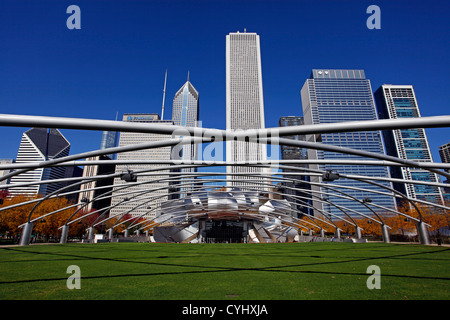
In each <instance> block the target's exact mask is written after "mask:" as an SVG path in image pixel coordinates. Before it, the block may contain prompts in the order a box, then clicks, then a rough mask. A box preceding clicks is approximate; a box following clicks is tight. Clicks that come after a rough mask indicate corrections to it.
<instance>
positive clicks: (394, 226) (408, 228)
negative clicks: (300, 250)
mask: <svg viewBox="0 0 450 320" xmlns="http://www.w3.org/2000/svg"><path fill="white" fill-rule="evenodd" d="M417 207H418V208H419V210H420V212H421V216H422V220H423V222H425V223H427V224H429V225H430V227H428V230H429V231H435V230H438V229H440V228H443V227H447V228H448V227H450V212H449V210H442V209H437V208H435V207H432V206H427V205H423V204H417ZM398 211H399V212H401V213H404V214H405V215H408V216H410V217H413V218H416V219H419V220H420V218H419V213H418V212H417V210H416V209H415V208H414V206H411V207H410V205H409V203H406V204H403V205H401V206H400V207H399V208H398ZM380 216H381V218H382V220H383V222H384V223H385V224H386V225H388V226H389V227H390V228H391V229H390V231H389V233H390V234H392V235H401V236H407V235H414V234H416V233H417V227H416V221H415V220H414V219H411V218H408V217H405V216H402V215H400V214H396V215H395V214H380ZM343 218H345V219H346V220H348V221H351V220H350V219H349V218H348V217H343ZM373 218H374V219H375V220H378V218H377V217H375V216H373ZM302 220H305V221H308V219H307V218H306V217H303V218H302ZM353 220H354V221H355V222H356V224H357V225H358V226H359V227H360V228H361V229H362V230H361V233H362V235H363V236H364V235H366V236H369V235H370V236H377V237H380V236H381V233H382V232H381V224H380V223H378V222H376V221H373V220H370V219H367V218H360V217H354V218H353ZM333 222H334V224H336V226H337V227H338V228H340V229H341V230H343V233H344V234H355V233H356V230H355V226H353V225H352V224H351V223H348V222H346V221H343V220H334V221H333ZM316 223H317V224H319V225H320V226H321V227H323V228H324V229H326V230H329V232H334V231H335V228H333V227H332V226H330V225H327V224H325V223H323V222H321V221H319V220H316ZM316 229H317V228H316ZM316 231H317V230H316Z"/></svg>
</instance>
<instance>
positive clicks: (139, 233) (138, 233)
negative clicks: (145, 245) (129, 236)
mask: <svg viewBox="0 0 450 320" xmlns="http://www.w3.org/2000/svg"><path fill="white" fill-rule="evenodd" d="M136 235H137V236H138V237H139V236H140V235H141V230H139V229H137V230H136Z"/></svg>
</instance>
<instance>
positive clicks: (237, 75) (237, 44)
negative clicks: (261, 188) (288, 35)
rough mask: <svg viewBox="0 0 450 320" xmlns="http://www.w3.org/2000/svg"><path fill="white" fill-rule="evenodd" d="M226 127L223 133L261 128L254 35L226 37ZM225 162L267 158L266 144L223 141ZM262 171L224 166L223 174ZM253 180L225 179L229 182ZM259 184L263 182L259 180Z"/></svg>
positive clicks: (259, 74)
mask: <svg viewBox="0 0 450 320" xmlns="http://www.w3.org/2000/svg"><path fill="white" fill-rule="evenodd" d="M226 105H227V108H226V118H227V120H226V122H227V124H226V128H227V130H239V129H243V130H246V129H262V128H265V122H264V99H263V84H262V72H261V50H260V42H259V35H257V34H256V33H247V32H244V33H240V32H236V33H230V34H229V35H227V36H226ZM226 146H227V162H230V161H245V162H248V161H261V160H266V159H267V151H266V150H267V148H266V145H263V144H257V143H253V142H245V141H227V143H226ZM239 172H249V173H252V172H254V173H258V172H263V169H261V168H249V167H232V166H228V167H227V173H239ZM244 178H247V179H251V180H253V181H254V177H233V176H228V179H229V182H228V186H233V185H237V184H240V183H234V182H232V181H230V179H231V180H233V179H244ZM261 182H263V180H261Z"/></svg>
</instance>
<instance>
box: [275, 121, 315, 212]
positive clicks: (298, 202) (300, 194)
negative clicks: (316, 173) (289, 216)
mask: <svg viewBox="0 0 450 320" xmlns="http://www.w3.org/2000/svg"><path fill="white" fill-rule="evenodd" d="M303 124H304V120H303V117H298V116H286V117H280V120H279V122H278V125H279V127H289V126H301V125H303ZM283 138H285V139H292V140H300V141H305V136H304V135H293V136H283ZM280 154H281V160H306V159H308V155H307V152H306V149H304V148H301V147H297V146H286V145H280ZM287 166H294V167H299V168H302V167H307V165H299V164H288V165H287ZM289 173H296V175H292V174H289ZM299 173H300V171H296V170H293V169H288V168H283V177H285V178H292V179H294V180H295V181H292V182H283V187H285V188H283V193H284V194H285V198H286V199H287V200H289V201H290V202H291V203H295V209H296V212H295V213H294V214H295V216H301V215H302V214H313V212H312V208H310V206H312V200H311V195H310V193H309V191H310V190H311V187H310V185H309V184H308V183H306V182H308V181H310V180H309V176H307V175H299ZM305 181H306V182H305Z"/></svg>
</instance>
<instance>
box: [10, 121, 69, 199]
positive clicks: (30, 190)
mask: <svg viewBox="0 0 450 320" xmlns="http://www.w3.org/2000/svg"><path fill="white" fill-rule="evenodd" d="M69 151H70V143H69V142H68V141H67V140H66V138H64V136H63V135H62V134H61V132H60V131H59V130H58V129H45V128H32V129H29V130H27V131H25V132H24V133H23V135H22V140H21V142H20V146H19V151H18V153H17V158H16V163H29V162H41V161H45V160H49V159H57V158H62V157H66V156H68V155H69ZM65 173H66V169H65V167H49V168H38V169H35V170H31V171H28V172H25V173H22V174H19V175H16V176H13V177H11V184H17V183H31V182H39V181H43V180H52V179H62V178H64V177H65ZM62 186H64V184H63V183H53V184H41V185H30V186H23V187H16V188H11V189H10V190H9V191H10V193H11V194H13V195H14V194H29V195H37V194H41V195H47V194H48V193H51V192H53V191H55V190H58V189H59V188H61V187H62Z"/></svg>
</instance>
